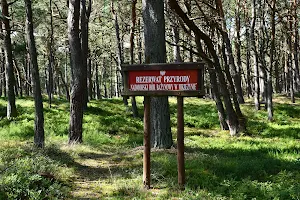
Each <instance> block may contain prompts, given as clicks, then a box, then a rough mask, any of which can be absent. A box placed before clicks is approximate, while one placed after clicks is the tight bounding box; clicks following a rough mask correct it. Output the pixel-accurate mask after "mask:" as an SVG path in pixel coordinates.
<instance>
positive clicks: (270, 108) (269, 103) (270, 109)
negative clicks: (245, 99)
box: [266, 0, 276, 121]
mask: <svg viewBox="0 0 300 200" xmlns="http://www.w3.org/2000/svg"><path fill="white" fill-rule="evenodd" d="M271 4H272V7H271V48H270V66H269V71H268V75H267V76H268V77H267V81H268V84H267V87H268V93H267V102H266V103H267V110H268V120H269V121H273V85H272V72H273V62H274V52H275V14H276V8H275V5H276V0H272V3H271Z"/></svg>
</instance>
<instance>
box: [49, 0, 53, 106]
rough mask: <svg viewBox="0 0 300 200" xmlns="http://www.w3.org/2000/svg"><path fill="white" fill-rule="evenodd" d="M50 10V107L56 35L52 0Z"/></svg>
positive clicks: (50, 102)
mask: <svg viewBox="0 0 300 200" xmlns="http://www.w3.org/2000/svg"><path fill="white" fill-rule="evenodd" d="M49 10H50V43H49V63H48V98H49V107H50V108H51V104H52V95H53V66H54V55H53V43H54V35H53V34H54V33H53V10H52V0H50V2H49Z"/></svg>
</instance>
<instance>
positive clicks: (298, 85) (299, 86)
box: [293, 0, 300, 92]
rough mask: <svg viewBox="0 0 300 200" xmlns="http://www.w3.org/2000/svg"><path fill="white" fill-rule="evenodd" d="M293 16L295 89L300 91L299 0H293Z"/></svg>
mask: <svg viewBox="0 0 300 200" xmlns="http://www.w3.org/2000/svg"><path fill="white" fill-rule="evenodd" d="M293 11H294V12H293V18H294V42H293V43H294V52H293V55H294V69H295V79H294V83H295V84H294V85H295V86H294V89H295V91H297V92H299V91H300V74H299V60H298V49H299V31H298V15H297V0H294V2H293Z"/></svg>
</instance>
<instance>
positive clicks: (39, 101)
mask: <svg viewBox="0 0 300 200" xmlns="http://www.w3.org/2000/svg"><path fill="white" fill-rule="evenodd" d="M25 5H26V34H27V45H28V49H29V55H30V61H31V67H32V70H31V73H32V79H33V81H32V83H33V96H34V105H35V120H34V123H35V127H34V144H35V145H36V146H37V147H40V148H43V147H44V143H45V142H44V141H45V137H44V113H43V98H42V94H41V84H40V76H39V69H38V62H37V52H36V46H35V40H34V35H33V22H32V10H31V0H25Z"/></svg>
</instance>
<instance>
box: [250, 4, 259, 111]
mask: <svg viewBox="0 0 300 200" xmlns="http://www.w3.org/2000/svg"><path fill="white" fill-rule="evenodd" d="M251 6H252V20H251V31H250V40H251V52H252V58H253V69H254V70H253V72H254V104H255V109H256V110H260V99H259V97H260V88H259V74H258V73H259V70H258V53H257V49H256V44H255V22H256V8H255V7H256V0H252V1H251Z"/></svg>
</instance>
